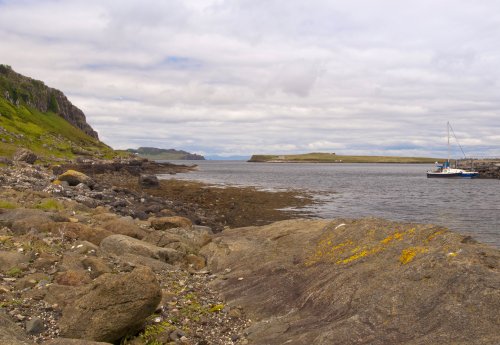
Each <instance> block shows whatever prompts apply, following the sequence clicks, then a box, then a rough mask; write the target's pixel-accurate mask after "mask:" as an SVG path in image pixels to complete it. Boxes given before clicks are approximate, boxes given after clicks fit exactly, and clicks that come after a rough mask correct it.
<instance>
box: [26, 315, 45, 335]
mask: <svg viewBox="0 0 500 345" xmlns="http://www.w3.org/2000/svg"><path fill="white" fill-rule="evenodd" d="M44 329H45V326H44V324H43V321H42V320H41V319H40V318H38V317H34V318H32V319H31V320H28V321H26V333H28V334H31V335H36V334H39V333H42V332H43V330H44Z"/></svg>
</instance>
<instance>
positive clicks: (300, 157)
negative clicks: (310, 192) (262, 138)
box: [249, 152, 439, 163]
mask: <svg viewBox="0 0 500 345" xmlns="http://www.w3.org/2000/svg"><path fill="white" fill-rule="evenodd" d="M436 160H439V159H438V158H425V157H395V156H341V155H336V154H335V153H321V152H313V153H304V154H297V155H253V156H252V157H251V158H250V160H249V162H268V163H284V162H291V163H434V162H435V161H436Z"/></svg>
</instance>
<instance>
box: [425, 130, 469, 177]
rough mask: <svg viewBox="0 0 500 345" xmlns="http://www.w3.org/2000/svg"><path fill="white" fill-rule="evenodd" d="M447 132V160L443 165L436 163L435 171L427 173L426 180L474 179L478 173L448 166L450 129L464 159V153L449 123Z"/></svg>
mask: <svg viewBox="0 0 500 345" xmlns="http://www.w3.org/2000/svg"><path fill="white" fill-rule="evenodd" d="M446 126H447V131H448V159H447V160H446V162H444V163H443V164H439V163H438V162H436V164H435V169H434V170H432V171H427V177H428V178H476V177H479V172H477V171H470V170H464V169H458V168H452V167H451V166H450V129H451V132H452V133H453V136H454V137H455V140H456V141H457V144H458V146H459V147H460V150H461V151H462V154H463V155H464V157H465V158H467V157H466V156H465V152H464V150H463V149H462V146H461V145H460V143H459V142H458V139H457V136H456V135H455V131H454V130H453V128H452V127H451V125H450V123H449V122H447V124H446Z"/></svg>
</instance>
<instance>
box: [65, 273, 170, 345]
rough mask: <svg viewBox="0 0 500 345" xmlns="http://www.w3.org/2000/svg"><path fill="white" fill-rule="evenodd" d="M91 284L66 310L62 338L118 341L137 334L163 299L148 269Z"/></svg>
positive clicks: (110, 277) (153, 276)
mask: <svg viewBox="0 0 500 345" xmlns="http://www.w3.org/2000/svg"><path fill="white" fill-rule="evenodd" d="M89 285H90V286H89V288H88V289H87V292H86V293H85V294H84V295H83V296H81V297H80V298H78V299H76V300H75V301H74V302H73V303H70V304H68V305H67V306H66V308H64V310H63V313H62V318H61V320H60V322H59V327H60V330H61V335H62V336H63V337H67V338H78V339H86V340H93V341H103V342H110V343H113V342H116V341H117V340H119V339H121V338H123V337H124V336H126V335H130V334H134V333H135V332H137V331H138V330H139V329H140V328H141V326H142V325H143V323H144V321H145V320H146V318H147V317H148V316H150V315H151V314H152V313H153V312H154V311H155V310H156V307H157V306H158V304H159V302H160V300H161V289H160V285H159V283H158V281H157V280H156V277H155V275H154V273H153V272H152V271H151V269H149V268H147V267H138V268H135V269H134V270H133V271H132V272H130V273H121V274H109V273H108V274H103V275H101V276H100V277H98V278H97V279H95V280H94V282H93V283H91V284H89Z"/></svg>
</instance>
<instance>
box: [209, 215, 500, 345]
mask: <svg viewBox="0 0 500 345" xmlns="http://www.w3.org/2000/svg"><path fill="white" fill-rule="evenodd" d="M202 254H204V255H205V256H206V257H207V258H208V265H209V268H210V269H211V270H213V271H214V272H216V273H218V274H219V275H221V276H222V279H218V280H216V281H215V283H214V284H216V286H217V288H218V289H220V290H221V291H222V293H223V294H224V295H225V297H226V299H227V300H228V303H229V304H230V305H239V306H242V307H243V309H244V310H245V311H246V312H247V314H248V315H249V316H250V318H251V319H252V320H254V323H253V326H251V328H250V329H249V330H248V332H249V340H250V343H253V344H268V345H272V344H292V345H293V344H297V345H298V344H304V345H305V344H316V345H323V344H324V345H327V344H328V345H331V344H339V345H340V344H342V345H346V344H380V345H382V344H414V345H416V344H450V343H453V344H464V345H465V344H498V343H500V332H499V331H498V330H499V329H500V317H499V313H498V311H499V310H500V275H499V272H498V263H499V261H500V260H499V259H500V254H499V251H498V250H496V249H494V248H491V247H489V246H486V245H482V244H478V243H475V241H471V240H470V238H467V237H465V236H462V235H458V234H455V233H452V232H450V231H448V230H447V229H444V228H442V227H436V226H433V225H421V224H402V223H395V222H389V221H385V220H379V219H371V218H369V219H362V220H334V221H324V220H291V221H283V222H278V223H274V224H271V225H268V226H262V227H248V228H239V229H231V230H225V231H224V232H223V233H221V234H220V235H218V237H216V238H215V239H214V240H213V242H211V243H209V244H208V245H207V246H205V247H204V248H203V249H202Z"/></svg>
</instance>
